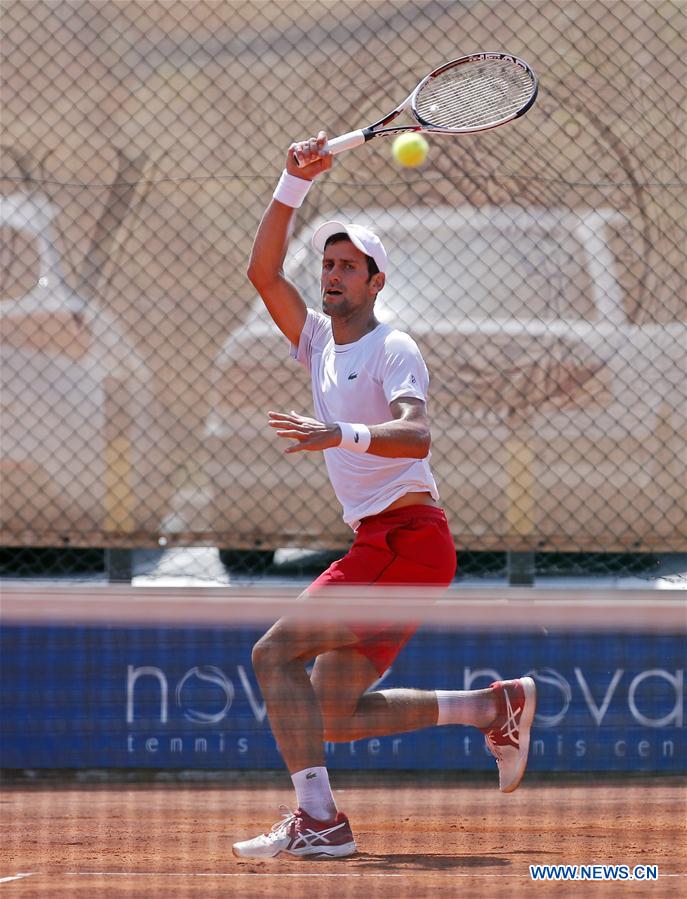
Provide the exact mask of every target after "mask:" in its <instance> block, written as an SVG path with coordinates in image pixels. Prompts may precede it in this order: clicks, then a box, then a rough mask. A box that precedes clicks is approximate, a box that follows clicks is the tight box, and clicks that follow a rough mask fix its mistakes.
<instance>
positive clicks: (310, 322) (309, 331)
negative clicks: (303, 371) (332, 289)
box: [290, 309, 332, 371]
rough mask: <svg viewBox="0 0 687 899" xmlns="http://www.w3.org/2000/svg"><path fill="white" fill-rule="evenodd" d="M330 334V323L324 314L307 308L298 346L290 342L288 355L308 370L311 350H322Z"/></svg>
mask: <svg viewBox="0 0 687 899" xmlns="http://www.w3.org/2000/svg"><path fill="white" fill-rule="evenodd" d="M331 334H332V324H331V321H330V320H329V319H328V318H327V316H326V315H323V314H322V313H321V312H315V310H314V309H308V315H307V318H306V319H305V324H304V325H303V330H302V331H301V336H300V340H299V341H298V346H296V345H295V344H294V343H292V344H291V349H290V356H291V358H292V359H295V360H296V362H300V364H301V365H303V366H304V367H305V368H307V369H308V371H310V365H311V362H312V354H313V350H322V349H323V348H324V347H325V345H326V343H327V341H328V340H329V338H330V337H331Z"/></svg>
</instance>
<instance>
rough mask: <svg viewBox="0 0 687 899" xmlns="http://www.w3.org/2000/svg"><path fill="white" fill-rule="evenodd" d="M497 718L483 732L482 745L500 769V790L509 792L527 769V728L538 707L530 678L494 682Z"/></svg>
mask: <svg viewBox="0 0 687 899" xmlns="http://www.w3.org/2000/svg"><path fill="white" fill-rule="evenodd" d="M491 687H492V689H493V690H495V691H496V702H497V705H498V710H499V711H498V715H497V716H496V720H495V721H494V723H493V724H492V725H491V726H490V727H488V728H486V729H483V733H485V734H486V737H485V738H484V742H485V743H486V744H487V748H488V749H489V752H491V754H492V755H493V756H494V757H495V758H496V764H497V765H498V766H499V789H500V790H501V792H502V793H512V792H513V790H516V789H517V788H518V786H519V785H520V781H521V780H522V778H523V776H524V774H525V768H526V767H527V756H528V753H529V749H530V728H531V727H532V720H533V718H534V713H535V710H536V708H537V688H536V686H535V684H534V680H533V679H532V678H531V677H521V678H519V679H518V680H503V681H496V682H495V683H493V684H492V685H491Z"/></svg>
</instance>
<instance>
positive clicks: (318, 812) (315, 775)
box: [291, 768, 337, 821]
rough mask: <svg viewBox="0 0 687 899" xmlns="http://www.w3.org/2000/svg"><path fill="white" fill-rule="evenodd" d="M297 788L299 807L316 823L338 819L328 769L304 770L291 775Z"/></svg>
mask: <svg viewBox="0 0 687 899" xmlns="http://www.w3.org/2000/svg"><path fill="white" fill-rule="evenodd" d="M291 780H292V781H293V785H294V787H295V788H296V801H297V803H298V807H299V808H302V809H303V811H304V812H307V813H308V814H309V815H310V817H311V818H315V820H316V821H331V820H332V818H335V817H336V812H337V808H336V803H335V802H334V796H333V795H332V788H331V787H330V786H329V772H328V771H327V769H326V768H304V769H303V770H302V771H297V772H296V773H295V774H292V775H291Z"/></svg>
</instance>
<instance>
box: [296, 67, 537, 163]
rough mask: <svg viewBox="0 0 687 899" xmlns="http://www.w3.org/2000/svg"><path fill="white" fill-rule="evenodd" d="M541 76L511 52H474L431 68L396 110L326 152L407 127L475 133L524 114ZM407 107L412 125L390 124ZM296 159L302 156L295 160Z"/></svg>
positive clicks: (334, 142)
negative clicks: (412, 120)
mask: <svg viewBox="0 0 687 899" xmlns="http://www.w3.org/2000/svg"><path fill="white" fill-rule="evenodd" d="M537 90H538V82H537V76H536V75H535V74H534V72H533V71H532V69H531V68H530V67H529V66H528V65H527V63H526V62H523V60H522V59H518V57H517V56H511V55H510V54H509V53H473V54H472V55H471V56H461V57H460V59H454V60H452V61H451V62H447V63H444V65H442V66H439V68H438V69H435V70H434V71H433V72H430V73H429V75H427V76H426V77H425V78H423V79H422V81H421V82H420V83H419V84H418V85H417V87H416V88H415V90H414V91H413V92H412V93H411V94H410V96H409V97H407V98H406V99H405V100H404V101H403V103H401V105H400V106H397V107H396V109H394V110H393V112H390V113H389V114H388V115H385V116H384V118H382V119H379V121H378V122H374V123H373V124H372V125H368V126H367V128H362V129H361V130H359V131H349V132H348V133H347V134H342V135H341V136H340V137H334V138H332V140H330V141H328V143H327V144H326V145H325V147H324V150H325V152H327V151H329V152H330V153H334V154H336V153H342V152H343V151H344V150H352V149H353V148H354V147H359V146H360V145H361V144H364V143H365V142H366V141H368V140H372V138H373V137H379V136H380V135H386V134H401V133H402V132H404V131H430V132H433V133H436V134H471V133H472V132H475V131H486V130H487V129H488V128H496V127H497V126H498V125H505V123H506V122H511V121H512V120H513V119H517V118H518V117H519V116H521V115H524V114H525V113H526V112H527V110H528V109H530V107H531V106H532V104H533V103H534V101H535V99H536V97H537ZM404 111H407V112H408V113H410V115H411V116H412V117H413V119H415V122H414V123H413V124H412V125H391V126H390V127H389V123H390V122H393V120H394V119H395V118H396V117H397V116H399V115H400V114H401V113H402V112H404ZM296 161H298V160H296Z"/></svg>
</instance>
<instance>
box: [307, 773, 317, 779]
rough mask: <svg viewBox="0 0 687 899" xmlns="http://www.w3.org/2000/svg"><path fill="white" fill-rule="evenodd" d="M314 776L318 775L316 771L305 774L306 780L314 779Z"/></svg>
mask: <svg viewBox="0 0 687 899" xmlns="http://www.w3.org/2000/svg"><path fill="white" fill-rule="evenodd" d="M313 777H317V774H316V772H315V771H311V772H310V774H306V775H305V779H306V780H312V779H313Z"/></svg>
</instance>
